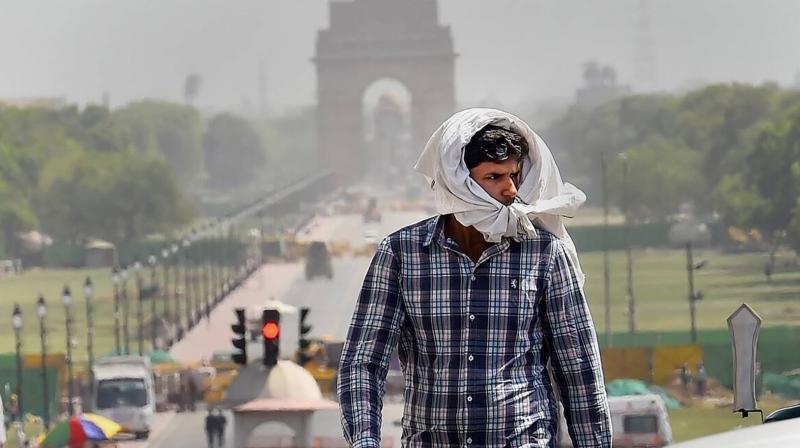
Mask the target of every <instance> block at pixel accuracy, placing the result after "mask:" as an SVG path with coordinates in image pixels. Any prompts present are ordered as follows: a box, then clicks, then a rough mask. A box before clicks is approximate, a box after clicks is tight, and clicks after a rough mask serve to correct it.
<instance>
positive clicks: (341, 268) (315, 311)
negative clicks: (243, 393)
mask: <svg viewBox="0 0 800 448" xmlns="http://www.w3.org/2000/svg"><path fill="white" fill-rule="evenodd" d="M423 218H424V216H423V215H422V214H420V213H413V212H403V213H386V214H384V216H383V220H382V222H380V223H369V224H365V223H364V222H363V221H362V219H361V216H360V215H343V216H342V215H338V216H324V217H317V218H315V219H313V220H312V221H311V222H310V223H309V224H308V226H307V227H306V229H304V230H303V231H301V232H300V234H299V236H300V238H301V239H307V240H324V241H331V240H339V241H342V240H344V241H348V242H350V243H351V244H353V245H358V244H363V243H364V233H365V230H371V231H373V232H374V233H375V235H376V236H377V237H378V238H383V237H384V236H386V235H388V234H389V233H391V232H393V231H394V230H397V229H399V228H400V227H402V226H404V225H407V224H410V223H413V222H416V221H419V220H420V219H423ZM369 261H370V257H367V256H364V257H350V256H347V257H340V258H334V261H333V270H334V276H333V279H330V280H328V279H322V278H315V279H314V280H312V281H306V280H305V278H304V277H303V275H302V272H303V266H302V264H301V263H282V264H268V265H264V266H262V267H261V268H260V269H259V270H258V271H257V272H256V273H255V274H254V275H253V276H252V277H251V278H250V279H249V280H248V281H247V282H245V284H244V285H243V286H242V287H241V288H239V289H238V290H236V291H234V293H233V294H231V295H230V296H229V297H228V298H227V299H225V301H224V302H223V303H221V304H220V305H219V306H217V308H216V309H215V310H214V311H213V312H212V314H211V317H210V319H209V320H208V321H204V322H203V323H201V324H200V325H198V326H196V327H195V328H194V329H193V330H192V331H191V332H190V333H189V335H188V336H187V337H186V338H184V339H183V340H182V341H181V342H179V343H178V344H176V345H175V346H174V347H173V348H172V350H171V353H172V355H173V356H174V357H175V358H176V359H178V360H180V361H182V362H188V361H196V360H199V359H202V358H205V357H209V356H210V355H211V354H212V353H213V352H214V351H218V350H230V348H231V347H230V340H231V338H232V336H233V335H232V332H231V329H230V324H231V323H232V321H233V316H234V313H233V309H234V308H236V307H248V306H251V305H257V304H260V303H262V302H264V301H265V300H267V299H269V298H272V297H274V298H277V299H279V300H281V301H284V302H286V303H289V304H292V305H297V306H309V307H310V308H311V310H312V311H311V314H310V315H309V323H310V324H311V325H312V326H313V330H312V334H314V335H316V336H321V335H331V336H333V337H335V338H344V337H345V336H346V332H347V326H348V324H349V322H350V316H351V314H352V312H353V306H354V304H355V301H356V298H357V296H358V291H359V289H360V287H361V282H362V281H363V278H364V274H365V273H366V270H367V267H368V266H369ZM387 406H388V407H389V408H388V409H387V411H386V419H385V425H384V434H389V435H391V436H393V437H395V440H399V430H398V428H397V427H396V426H394V425H393V422H394V421H396V420H398V419H399V418H400V417H401V416H402V411H401V410H400V407H399V406H400V405H399V404H397V403H389V404H387ZM204 418H205V414H204V413H203V412H197V413H181V414H159V415H158V417H157V424H156V425H155V427H154V428H153V433H152V436H151V438H150V440H149V441H147V442H128V443H125V444H123V445H122V446H123V447H125V448H141V447H144V446H147V447H155V448H184V447H185V448H190V447H191V448H202V447H204V446H205V444H206V442H205V433H204V430H203V427H204V426H203V422H204ZM230 426H231V425H229V429H230ZM313 427H314V433H315V434H316V435H319V436H329V437H338V436H339V435H340V434H341V430H340V426H339V419H338V415H337V413H336V412H326V413H320V414H319V415H318V416H316V417H315V420H314V423H313ZM267 435H268V436H272V437H274V436H278V435H285V436H286V437H289V436H290V435H291V433H290V432H289V430H288V429H287V428H284V427H281V426H279V425H264V426H262V427H260V428H259V429H258V430H257V432H256V434H255V435H254V439H252V440H251V443H253V442H256V443H253V444H257V441H258V440H259V439H260V438H261V437H263V436H267ZM227 440H229V441H231V440H233V439H232V436H231V435H230V434H229V435H228V437H227Z"/></svg>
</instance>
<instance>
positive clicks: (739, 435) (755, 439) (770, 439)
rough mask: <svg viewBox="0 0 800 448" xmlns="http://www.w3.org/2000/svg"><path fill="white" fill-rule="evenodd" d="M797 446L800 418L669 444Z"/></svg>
mask: <svg viewBox="0 0 800 448" xmlns="http://www.w3.org/2000/svg"><path fill="white" fill-rule="evenodd" d="M751 418H756V417H751ZM798 446H800V418H795V419H791V420H783V421H779V422H772V423H767V424H764V425H758V426H749V427H747V428H742V429H735V430H733V431H727V432H723V433H721V434H714V435H713V436H706V437H700V438H698V439H693V440H689V441H688V442H682V443H678V444H675V445H670V448H673V447H674V448H713V447H725V448H789V447H792V448H793V447H798Z"/></svg>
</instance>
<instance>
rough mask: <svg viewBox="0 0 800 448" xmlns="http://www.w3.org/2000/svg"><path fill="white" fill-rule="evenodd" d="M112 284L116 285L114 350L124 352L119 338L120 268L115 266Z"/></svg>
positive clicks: (117, 352)
mask: <svg viewBox="0 0 800 448" xmlns="http://www.w3.org/2000/svg"><path fill="white" fill-rule="evenodd" d="M111 284H112V285H113V286H114V352H115V353H116V354H118V355H120V354H122V344H120V338H119V269H117V267H116V266H114V269H112V270H111Z"/></svg>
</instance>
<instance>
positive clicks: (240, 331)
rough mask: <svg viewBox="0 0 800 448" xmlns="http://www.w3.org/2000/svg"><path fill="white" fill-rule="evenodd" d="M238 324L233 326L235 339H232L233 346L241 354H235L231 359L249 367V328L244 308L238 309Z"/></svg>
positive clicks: (236, 311)
mask: <svg viewBox="0 0 800 448" xmlns="http://www.w3.org/2000/svg"><path fill="white" fill-rule="evenodd" d="M233 311H234V312H235V313H236V323H235V324H233V325H231V330H233V334H235V335H236V337H235V338H233V339H231V342H233V346H234V347H236V348H238V349H239V353H234V354H233V355H232V356H231V358H232V359H233V362H235V363H236V364H240V365H243V366H244V365H247V337H246V333H247V326H246V321H245V317H244V308H236V309H235V310H233Z"/></svg>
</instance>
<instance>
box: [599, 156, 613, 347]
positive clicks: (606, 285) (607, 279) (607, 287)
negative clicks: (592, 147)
mask: <svg viewBox="0 0 800 448" xmlns="http://www.w3.org/2000/svg"><path fill="white" fill-rule="evenodd" d="M600 167H601V168H602V170H603V292H604V300H605V313H606V315H605V332H606V334H605V336H606V337H605V339H606V347H611V346H612V344H613V340H612V339H613V333H612V332H611V266H610V264H609V260H608V166H607V165H606V154H605V153H602V154H600Z"/></svg>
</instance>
